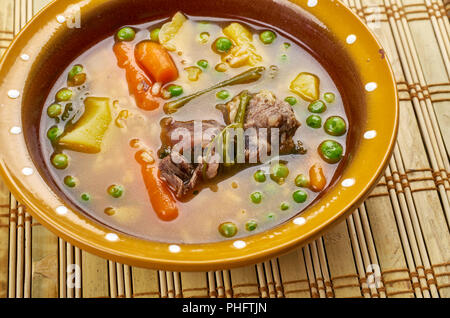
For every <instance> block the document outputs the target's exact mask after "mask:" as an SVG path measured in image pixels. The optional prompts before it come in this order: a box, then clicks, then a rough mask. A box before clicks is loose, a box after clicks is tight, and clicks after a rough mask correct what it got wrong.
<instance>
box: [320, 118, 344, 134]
mask: <svg viewBox="0 0 450 318" xmlns="http://www.w3.org/2000/svg"><path fill="white" fill-rule="evenodd" d="M323 129H324V130H325V132H326V133H327V134H329V135H332V136H342V135H343V134H345V132H346V131H347V124H346V123H345V120H344V119H343V118H342V117H339V116H331V117H329V118H328V119H327V120H326V121H325V124H324V126H323Z"/></svg>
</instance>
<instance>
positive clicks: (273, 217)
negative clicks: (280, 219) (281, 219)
mask: <svg viewBox="0 0 450 318" xmlns="http://www.w3.org/2000/svg"><path fill="white" fill-rule="evenodd" d="M276 216H277V215H276V214H275V213H273V212H270V213H269V214H267V219H269V220H273V219H275V218H276Z"/></svg>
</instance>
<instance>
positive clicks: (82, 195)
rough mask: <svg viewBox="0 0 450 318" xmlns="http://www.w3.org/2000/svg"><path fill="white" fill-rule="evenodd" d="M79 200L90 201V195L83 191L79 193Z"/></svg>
mask: <svg viewBox="0 0 450 318" xmlns="http://www.w3.org/2000/svg"><path fill="white" fill-rule="evenodd" d="M81 200H83V201H86V202H87V201H90V200H91V196H90V195H89V194H88V193H83V194H81Z"/></svg>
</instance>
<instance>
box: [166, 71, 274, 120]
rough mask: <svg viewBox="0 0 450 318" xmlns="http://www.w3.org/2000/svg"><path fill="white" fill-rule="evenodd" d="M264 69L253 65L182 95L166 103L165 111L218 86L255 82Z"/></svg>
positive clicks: (174, 108)
mask: <svg viewBox="0 0 450 318" xmlns="http://www.w3.org/2000/svg"><path fill="white" fill-rule="evenodd" d="M264 70H265V68H264V67H263V66H258V67H253V68H251V69H249V70H247V71H245V72H243V73H241V74H238V75H236V76H234V77H232V78H230V79H228V80H225V81H223V82H219V83H217V84H215V85H213V86H211V87H209V88H207V89H204V90H201V91H198V92H196V93H194V94H191V95H187V96H184V97H181V98H179V99H177V100H174V101H171V102H168V103H165V104H164V112H165V113H166V114H173V113H175V112H176V111H177V110H178V109H179V108H181V107H183V106H184V105H186V104H187V103H188V102H190V101H191V100H193V99H194V98H196V97H199V96H201V95H203V94H206V93H208V92H210V91H213V90H215V89H218V88H222V87H225V86H232V85H239V84H248V83H252V82H255V81H257V80H259V79H260V78H261V76H262V73H263V72H264Z"/></svg>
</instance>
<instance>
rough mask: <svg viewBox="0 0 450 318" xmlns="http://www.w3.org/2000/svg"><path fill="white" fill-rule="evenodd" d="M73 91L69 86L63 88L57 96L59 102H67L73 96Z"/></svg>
mask: <svg viewBox="0 0 450 318" xmlns="http://www.w3.org/2000/svg"><path fill="white" fill-rule="evenodd" d="M72 94H73V93H72V91H71V90H70V89H68V88H61V89H60V90H59V91H58V92H57V93H56V96H55V99H56V101H57V102H67V101H69V100H70V99H71V98H72Z"/></svg>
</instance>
